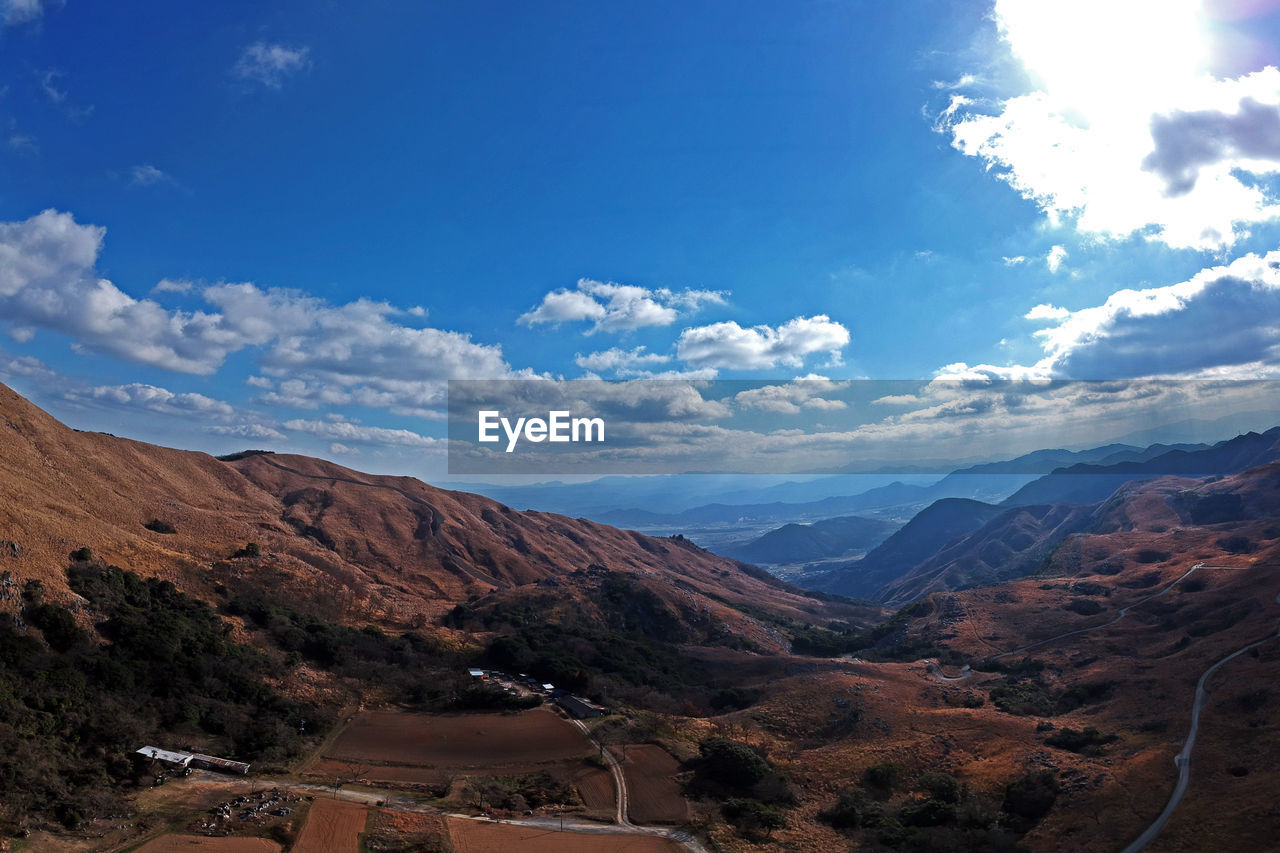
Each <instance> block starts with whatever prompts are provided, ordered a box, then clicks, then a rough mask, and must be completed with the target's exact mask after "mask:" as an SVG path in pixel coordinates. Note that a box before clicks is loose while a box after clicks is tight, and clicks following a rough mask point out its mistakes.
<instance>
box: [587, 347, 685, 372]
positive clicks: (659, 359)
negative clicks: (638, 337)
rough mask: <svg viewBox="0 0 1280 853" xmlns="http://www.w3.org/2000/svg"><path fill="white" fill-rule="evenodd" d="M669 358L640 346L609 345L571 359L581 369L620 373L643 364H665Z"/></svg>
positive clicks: (632, 369)
mask: <svg viewBox="0 0 1280 853" xmlns="http://www.w3.org/2000/svg"><path fill="white" fill-rule="evenodd" d="M670 360H671V356H669V355H662V354H661V353H656V352H646V351H645V348H644V347H642V346H641V347H636V348H635V349H632V350H624V349H619V348H618V347H611V348H610V349H607V350H602V351H600V352H593V353H590V354H589V355H581V354H579V355H576V356H574V359H573V361H574V363H575V364H577V365H578V367H581V368H582V369H583V370H595V371H598V370H611V371H613V372H615V373H621V374H625V373H627V372H628V371H634V370H636V369H637V368H641V367H644V366H645V365H654V364H665V363H666V362H668V361H670Z"/></svg>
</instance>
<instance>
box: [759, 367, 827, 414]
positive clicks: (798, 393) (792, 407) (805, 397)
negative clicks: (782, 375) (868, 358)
mask: <svg viewBox="0 0 1280 853" xmlns="http://www.w3.org/2000/svg"><path fill="white" fill-rule="evenodd" d="M848 387H849V383H848V382H847V381H844V382H833V381H832V380H830V379H827V378H825V377H821V376H814V375H812V374H811V375H809V376H805V377H800V378H797V379H795V380H793V381H791V382H789V383H787V384H786V385H764V386H761V387H759V388H752V389H750V390H748V391H740V392H738V393H737V394H735V395H734V397H733V399H734V402H736V403H737V404H738V405H740V406H743V407H745V408H749V409H759V410H761V411H765V412H774V413H777V414H783V415H795V414H799V413H800V412H801V411H803V410H804V409H811V410H818V411H838V410H840V409H844V408H847V405H848V404H847V403H845V402H844V401H843V400H828V399H826V398H825V397H823V396H822V395H823V394H827V393H830V392H832V391H838V390H842V389H845V388H848Z"/></svg>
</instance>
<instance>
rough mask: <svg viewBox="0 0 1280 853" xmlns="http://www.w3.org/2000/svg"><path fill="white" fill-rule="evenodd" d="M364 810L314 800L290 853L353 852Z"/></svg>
mask: <svg viewBox="0 0 1280 853" xmlns="http://www.w3.org/2000/svg"><path fill="white" fill-rule="evenodd" d="M367 819H368V808H367V807H365V806H362V805H360V804H359V803H348V802H345V801H343V800H316V801H315V802H314V803H312V804H311V811H310V812H309V813H308V814H307V823H306V825H305V826H303V827H302V833H301V834H300V835H299V836H298V843H297V844H294V845H293V853H356V851H357V850H358V849H359V848H360V833H362V832H364V827H365V822H366V820H367Z"/></svg>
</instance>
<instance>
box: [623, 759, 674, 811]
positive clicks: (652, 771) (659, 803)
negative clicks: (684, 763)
mask: <svg viewBox="0 0 1280 853" xmlns="http://www.w3.org/2000/svg"><path fill="white" fill-rule="evenodd" d="M679 772H680V762H678V761H676V760H675V759H674V758H672V757H671V755H670V753H668V752H667V751H666V750H665V749H663V748H662V747H660V746H654V745H653V744H638V745H636V746H628V747H627V758H626V760H625V761H623V762H622V773H623V775H624V776H625V777H626V779H627V806H628V812H629V813H630V817H631V819H632V820H633V821H635V822H636V823H683V822H684V821H686V820H688V819H689V803H688V802H687V801H686V800H685V798H684V797H682V796H680V786H679V785H677V784H676V780H675V775H676V774H677V773H679Z"/></svg>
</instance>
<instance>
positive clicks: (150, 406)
mask: <svg viewBox="0 0 1280 853" xmlns="http://www.w3.org/2000/svg"><path fill="white" fill-rule="evenodd" d="M66 396H67V398H68V399H72V400H95V401H99V402H104V403H110V404H112V405H115V406H119V407H121V408H131V409H146V410H148V411H151V412H158V413H160V414H165V415H199V416H202V417H212V418H219V419H230V418H232V417H234V416H235V409H234V408H232V407H231V405H230V404H228V403H224V402H222V401H221V400H215V399H213V398H212V397H206V396H205V395H204V394H193V393H183V394H175V393H174V392H173V391H170V390H169V389H167V388H161V387H159V386H156V385H145V384H143V383H140V382H133V383H130V384H128V385H99V386H97V387H95V388H90V389H88V390H87V391H70V392H68V393H67V394H66Z"/></svg>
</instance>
